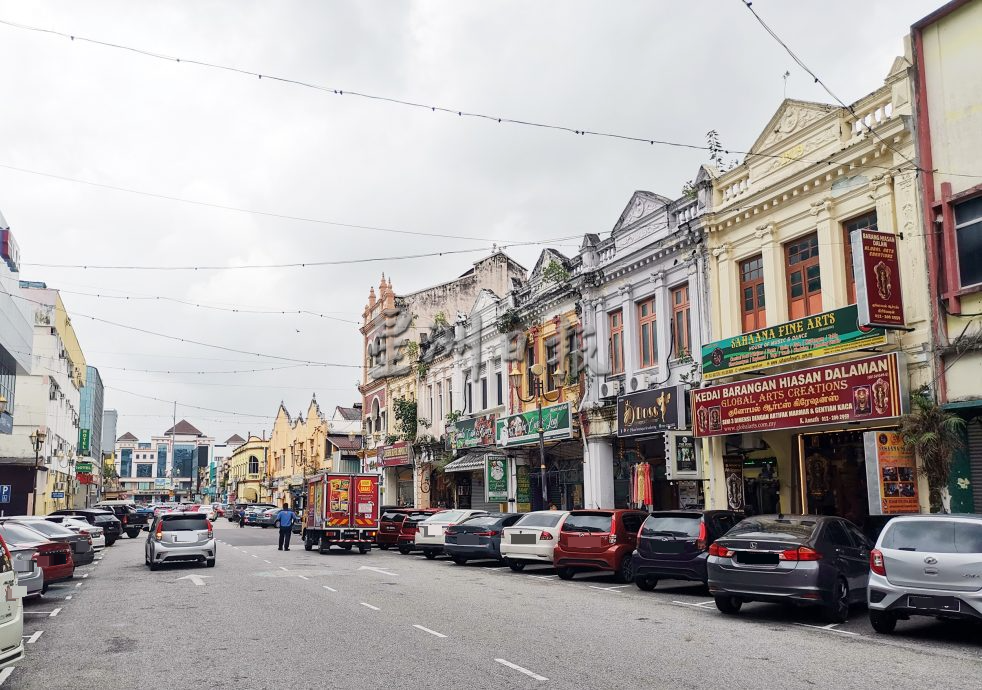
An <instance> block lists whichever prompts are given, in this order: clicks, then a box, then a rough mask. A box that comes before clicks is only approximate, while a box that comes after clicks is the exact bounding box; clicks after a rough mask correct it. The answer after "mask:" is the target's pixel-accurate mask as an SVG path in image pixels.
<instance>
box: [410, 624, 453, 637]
mask: <svg viewBox="0 0 982 690" xmlns="http://www.w3.org/2000/svg"><path fill="white" fill-rule="evenodd" d="M413 627H414V628H417V629H418V630H422V631H423V632H428V633H429V634H430V635H434V636H436V637H446V635H444V634H443V633H438V632H437V631H436V630H430V629H429V628H424V627H423V626H422V625H416V624H415V623H413Z"/></svg>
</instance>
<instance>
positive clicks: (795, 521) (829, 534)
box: [707, 515, 870, 623]
mask: <svg viewBox="0 0 982 690" xmlns="http://www.w3.org/2000/svg"><path fill="white" fill-rule="evenodd" d="M869 554H870V545H869V542H868V541H867V539H866V537H865V536H864V535H863V533H862V532H861V531H860V530H859V528H858V527H856V526H855V525H853V524H852V523H851V522H849V521H848V520H844V519H842V518H839V517H830V516H819V515H758V516H755V517H752V518H747V519H746V520H742V521H741V522H740V523H738V524H737V525H736V527H734V528H733V529H731V530H730V531H729V532H727V533H726V534H725V535H724V536H722V537H721V538H719V539H717V540H716V541H715V542H713V544H712V545H711V546H710V547H709V562H708V568H707V570H708V574H709V592H710V594H712V595H713V597H714V598H715V600H716V608H718V609H719V610H720V611H722V612H723V613H726V614H736V613H738V612H739V611H740V607H741V606H742V605H743V603H744V602H747V601H770V602H787V603H791V604H795V605H798V606H821V607H822V608H823V609H824V613H825V616H826V618H827V619H828V620H829V622H831V623H844V622H845V621H846V620H847V619H848V618H849V606H850V605H851V604H853V603H856V602H862V601H865V600H866V585H867V583H868V581H869V571H870V566H869Z"/></svg>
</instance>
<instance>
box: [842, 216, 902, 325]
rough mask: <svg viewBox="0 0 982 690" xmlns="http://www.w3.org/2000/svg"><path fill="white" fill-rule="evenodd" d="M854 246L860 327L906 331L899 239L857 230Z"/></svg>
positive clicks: (892, 235) (853, 256)
mask: <svg viewBox="0 0 982 690" xmlns="http://www.w3.org/2000/svg"><path fill="white" fill-rule="evenodd" d="M850 242H851V243H852V270H853V276H854V278H855V280H856V306H857V307H858V308H859V323H861V324H863V325H866V326H879V327H880V328H900V329H902V328H905V327H906V326H907V321H906V319H905V318H904V296H903V293H902V291H901V288H900V260H899V259H898V258H897V236H896V235H894V234H893V233H890V232H880V231H878V230H856V231H854V232H853V233H852V235H851V236H850Z"/></svg>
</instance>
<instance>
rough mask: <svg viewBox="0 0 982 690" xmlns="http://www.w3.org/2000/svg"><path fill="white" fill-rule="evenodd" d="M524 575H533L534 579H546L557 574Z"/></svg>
mask: <svg viewBox="0 0 982 690" xmlns="http://www.w3.org/2000/svg"><path fill="white" fill-rule="evenodd" d="M526 577H534V578H535V579H536V580H548V579H550V578H553V577H559V576H558V575H526Z"/></svg>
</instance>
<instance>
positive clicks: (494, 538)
mask: <svg viewBox="0 0 982 690" xmlns="http://www.w3.org/2000/svg"><path fill="white" fill-rule="evenodd" d="M524 514H525V513H488V514H487V515H475V516H474V517H470V518H467V519H466V520H464V521H463V522H461V523H459V524H457V525H453V526H451V527H447V529H446V530H445V531H444V533H443V550H444V551H445V552H446V553H447V555H448V556H450V560H452V561H453V562H454V563H456V564H457V565H464V564H465V563H467V561H480V560H487V559H492V560H496V561H500V560H501V530H502V529H504V528H505V527H511V526H512V525H514V524H515V523H516V522H518V520H519V519H520V518H521V517H522V516H523V515H524Z"/></svg>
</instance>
